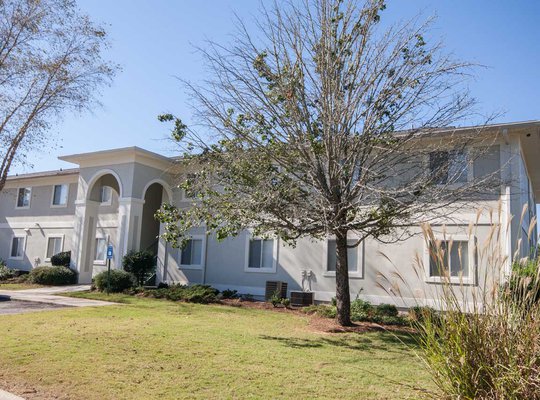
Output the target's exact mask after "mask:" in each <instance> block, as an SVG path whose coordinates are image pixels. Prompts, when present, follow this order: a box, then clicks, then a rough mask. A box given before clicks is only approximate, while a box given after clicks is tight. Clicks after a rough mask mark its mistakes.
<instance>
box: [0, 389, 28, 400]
mask: <svg viewBox="0 0 540 400" xmlns="http://www.w3.org/2000/svg"><path fill="white" fill-rule="evenodd" d="M0 400H24V399H23V398H22V397H19V396H16V395H14V394H13V393H9V392H6V391H5V390H2V389H0Z"/></svg>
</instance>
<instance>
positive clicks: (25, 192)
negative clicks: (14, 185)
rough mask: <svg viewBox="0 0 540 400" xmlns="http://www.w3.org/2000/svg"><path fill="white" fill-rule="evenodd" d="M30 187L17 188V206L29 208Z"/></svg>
mask: <svg viewBox="0 0 540 400" xmlns="http://www.w3.org/2000/svg"><path fill="white" fill-rule="evenodd" d="M31 197H32V188H19V189H18V191H17V208H29V207H30V198H31Z"/></svg>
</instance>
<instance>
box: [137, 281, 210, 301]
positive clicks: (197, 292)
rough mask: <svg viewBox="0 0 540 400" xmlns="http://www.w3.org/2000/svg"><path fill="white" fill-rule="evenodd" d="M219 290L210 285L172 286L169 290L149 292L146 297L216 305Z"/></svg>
mask: <svg viewBox="0 0 540 400" xmlns="http://www.w3.org/2000/svg"><path fill="white" fill-rule="evenodd" d="M218 293H219V290H217V289H215V288H213V287H212V286H208V285H193V286H186V285H171V286H170V287H168V288H162V289H155V290H148V291H146V292H145V295H147V296H150V297H154V298H156V299H167V300H171V301H186V302H189V303H202V304H208V303H216V302H217V301H218Z"/></svg>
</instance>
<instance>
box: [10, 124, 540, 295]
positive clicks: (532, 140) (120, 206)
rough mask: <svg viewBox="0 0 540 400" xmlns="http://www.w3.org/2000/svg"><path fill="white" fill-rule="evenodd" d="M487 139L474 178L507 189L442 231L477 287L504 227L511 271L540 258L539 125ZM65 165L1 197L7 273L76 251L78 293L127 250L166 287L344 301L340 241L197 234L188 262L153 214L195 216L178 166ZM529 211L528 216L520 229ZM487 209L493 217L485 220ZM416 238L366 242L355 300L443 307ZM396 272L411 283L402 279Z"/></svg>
mask: <svg viewBox="0 0 540 400" xmlns="http://www.w3.org/2000/svg"><path fill="white" fill-rule="evenodd" d="M487 134H489V135H492V137H493V140H492V141H490V149H489V151H487V152H484V154H483V155H482V156H481V157H479V158H477V159H475V160H474V162H471V163H470V165H469V166H468V167H467V168H468V169H469V170H468V175H469V176H470V177H476V176H479V175H481V174H485V173H489V172H492V171H497V170H500V174H501V181H502V182H503V185H501V187H500V188H494V190H493V191H492V192H491V194H489V195H486V196H484V197H482V198H479V199H478V200H477V201H476V203H475V207H471V208H470V209H467V210H464V211H463V212H461V213H460V215H457V216H453V218H452V219H451V220H450V219H449V220H446V221H440V222H436V223H434V224H433V230H434V231H435V232H436V234H437V235H441V237H442V235H443V233H445V235H446V236H447V237H450V238H454V239H456V240H462V241H463V242H464V243H466V244H467V249H468V251H469V252H470V257H469V261H468V263H469V264H468V271H467V285H468V287H470V288H474V287H478V286H482V285H484V284H485V279H486V277H485V276H486V274H485V273H484V271H485V270H486V268H487V265H485V263H486V262H487V261H486V260H483V259H482V257H478V255H477V254H475V252H476V251H477V250H476V249H475V246H476V243H482V242H484V241H485V240H486V238H488V237H489V236H490V235H491V233H492V229H493V226H494V225H498V226H499V227H501V229H500V231H501V237H500V240H499V241H498V245H499V246H500V248H499V250H500V251H501V253H502V254H503V255H505V256H506V257H507V264H508V266H507V267H506V268H508V267H509V260H510V259H512V258H513V257H514V256H516V254H515V253H516V251H517V252H518V253H519V254H517V256H526V255H529V254H531V251H533V250H534V249H535V248H536V231H534V232H533V235H531V237H532V239H531V240H524V238H526V237H527V231H528V229H529V226H530V222H531V221H532V220H533V218H535V214H536V207H535V204H536V202H537V199H538V198H539V197H540V157H538V156H537V154H538V151H539V150H540V123H538V122H530V123H515V124H505V125H494V126H491V127H489V129H488V130H487ZM60 159H62V160H64V161H67V162H69V163H72V164H76V165H77V166H78V168H76V169H65V170H61V171H52V172H44V173H35V174H28V175H19V176H12V177H10V178H9V179H8V181H7V184H6V187H5V189H4V190H3V191H2V192H1V193H0V258H2V259H3V260H5V261H6V263H7V265H8V266H9V267H12V268H18V269H25V270H29V269H31V268H33V267H35V266H37V265H49V260H48V255H50V253H51V252H52V249H51V246H54V249H58V248H61V250H63V251H67V250H71V252H72V268H74V269H76V270H77V271H78V273H79V281H80V282H82V283H88V282H90V281H91V279H92V276H94V275H95V274H96V273H99V272H100V271H102V270H103V269H104V268H105V260H104V257H103V252H102V250H103V246H104V245H107V244H111V245H112V246H113V248H114V254H115V256H114V259H113V261H112V265H113V268H121V258H122V256H123V255H124V254H126V253H127V252H128V251H129V250H133V249H146V248H149V249H152V250H153V251H155V252H156V253H157V258H158V269H157V280H158V281H165V282H181V283H206V284H210V285H212V286H215V287H217V288H218V289H221V290H223V289H236V290H238V291H239V292H240V293H250V294H252V295H255V296H262V295H263V294H264V288H265V283H266V281H269V280H271V281H285V282H287V283H288V286H289V290H300V289H302V288H304V289H310V290H312V291H314V292H315V299H316V300H320V301H329V300H330V299H331V298H332V297H333V296H334V295H335V282H334V279H335V278H334V272H332V267H331V266H329V263H332V260H331V256H329V254H331V253H332V251H331V246H332V241H331V238H329V240H327V241H314V240H310V239H302V240H300V241H299V243H298V244H297V246H296V247H294V248H293V247H290V246H288V245H286V244H284V243H282V242H281V241H280V240H278V239H277V238H276V239H274V240H273V241H266V242H264V241H255V242H254V241H253V239H254V238H253V237H252V236H251V234H250V232H249V231H246V232H243V233H242V234H241V235H239V236H237V237H233V238H229V239H226V240H224V241H222V242H218V241H217V240H215V238H214V237H213V236H212V235H207V233H206V231H205V229H204V228H199V229H197V230H194V231H193V232H192V242H190V246H191V247H190V248H189V249H188V250H184V251H183V250H179V249H173V248H172V247H171V246H169V245H168V244H167V243H165V242H164V241H163V240H162V239H158V235H159V234H160V233H161V232H162V227H161V226H160V224H159V223H158V222H156V221H155V220H154V218H153V214H154V212H155V211H156V209H157V208H158V207H159V205H160V204H161V203H162V202H172V203H174V204H176V205H178V206H182V207H189V205H190V204H191V202H192V201H193V200H192V199H189V198H186V196H185V194H184V193H183V191H182V190H181V189H178V188H176V187H175V177H174V175H173V174H172V173H171V168H172V167H173V164H174V160H173V159H170V158H167V157H164V156H161V155H159V154H155V153H151V152H148V151H146V150H143V149H139V148H136V147H131V148H124V149H114V150H107V151H101V152H95V153H86V154H77V155H70V156H64V157H60ZM104 188H109V189H104ZM66 190H67V193H66ZM55 203H56V204H55ZM64 203H65V204H64ZM525 204H527V205H528V207H529V208H528V210H527V211H526V212H525V213H524V214H523V218H520V217H521V215H522V210H523V206H524V205H525ZM480 208H481V209H483V212H481V213H480V214H478V212H477V211H478V209H480ZM512 216H513V217H512ZM412 229H413V230H416V232H417V233H418V235H415V236H413V237H411V238H410V239H407V240H406V241H403V242H400V243H394V244H386V245H385V244H382V243H380V242H377V241H374V240H367V241H365V242H364V243H363V244H362V245H361V246H359V247H358V248H356V249H353V250H351V254H350V257H351V258H350V260H352V262H351V264H352V265H353V268H352V270H351V273H350V275H351V295H352V296H353V298H354V297H356V296H357V295H358V296H360V297H363V298H365V299H368V300H370V301H372V302H373V303H381V302H385V303H388V302H390V303H391V302H396V303H398V304H399V305H411V304H413V303H414V302H416V301H417V300H418V299H424V300H425V302H426V303H433V301H435V297H436V292H437V290H439V289H438V287H439V286H440V285H438V284H437V279H435V278H436V277H432V276H430V272H429V260H425V254H426V251H427V244H426V241H425V239H424V237H423V236H422V234H421V228H420V227H419V226H418V227H412ZM471 232H473V233H472V235H471ZM471 236H472V239H471ZM520 238H521V239H522V240H521V245H520V246H518V245H517V243H518V241H519V239H520ZM255 239H256V238H255ZM467 241H468V242H467ZM14 246H15V247H16V248H14ZM19 247H20V248H19ZM329 248H330V252H329V251H328V250H329ZM415 260H416V261H415ZM418 260H425V261H426V264H427V265H425V266H424V268H425V269H426V270H425V271H420V272H419V271H418V270H419V266H418ZM396 271H398V272H399V276H401V278H399V279H398V278H396V277H395V276H396V275H395V274H394V272H396ZM392 276H394V278H391V277H392ZM397 280H403V281H400V282H397Z"/></svg>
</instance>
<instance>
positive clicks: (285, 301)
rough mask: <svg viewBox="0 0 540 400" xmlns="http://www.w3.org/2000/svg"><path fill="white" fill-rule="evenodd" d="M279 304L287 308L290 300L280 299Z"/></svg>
mask: <svg viewBox="0 0 540 400" xmlns="http://www.w3.org/2000/svg"><path fill="white" fill-rule="evenodd" d="M281 304H282V305H283V307H285V308H289V306H290V305H291V301H290V300H289V299H281Z"/></svg>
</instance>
